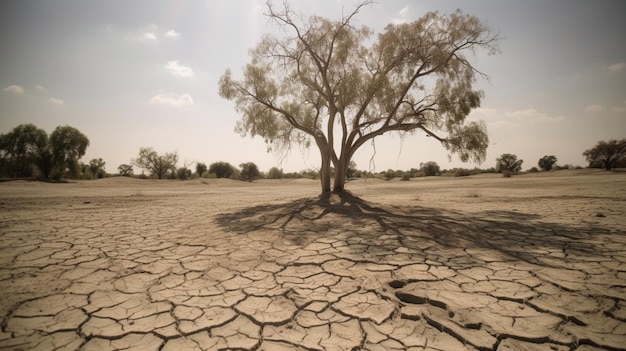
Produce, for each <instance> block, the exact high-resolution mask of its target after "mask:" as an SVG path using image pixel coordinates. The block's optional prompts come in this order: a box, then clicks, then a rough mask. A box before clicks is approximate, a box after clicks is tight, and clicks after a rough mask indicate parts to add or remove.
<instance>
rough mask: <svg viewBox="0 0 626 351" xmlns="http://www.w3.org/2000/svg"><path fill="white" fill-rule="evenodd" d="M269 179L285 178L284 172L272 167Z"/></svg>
mask: <svg viewBox="0 0 626 351" xmlns="http://www.w3.org/2000/svg"><path fill="white" fill-rule="evenodd" d="M267 177H268V178H269V179H280V178H282V177H283V170H282V169H279V168H278V167H272V168H270V171H269V172H268V175H267Z"/></svg>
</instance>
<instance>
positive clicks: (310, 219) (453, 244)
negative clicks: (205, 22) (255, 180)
mask: <svg viewBox="0 0 626 351" xmlns="http://www.w3.org/2000/svg"><path fill="white" fill-rule="evenodd" d="M216 221H217V224H218V225H219V226H221V227H222V228H224V229H225V230H228V231H232V232H235V233H247V234H254V232H255V231H261V230H278V231H281V232H283V234H284V235H285V237H286V238H288V239H289V240H290V241H291V242H292V243H293V244H295V245H300V246H303V247H304V246H306V245H308V244H309V243H312V242H314V241H316V240H318V239H320V238H333V237H336V236H337V235H339V234H340V233H346V232H348V233H350V234H351V237H352V238H355V237H356V238H358V239H359V240H358V243H359V245H355V250H363V248H364V247H367V248H368V250H369V251H370V252H371V251H372V250H371V248H372V247H377V248H379V249H378V250H377V252H378V254H379V256H381V257H382V256H384V255H393V254H394V253H395V252H396V249H397V248H398V246H400V247H404V248H406V249H409V250H413V251H418V250H423V249H424V247H428V246H429V245H430V244H432V245H436V246H437V247H439V248H444V249H445V248H456V249H470V248H474V249H476V248H477V249H488V250H490V251H492V252H493V251H496V252H498V253H500V254H501V255H503V256H505V257H508V258H510V259H516V260H522V261H525V262H529V263H533V264H541V265H548V266H549V265H551V264H552V263H551V262H552V261H550V260H546V258H545V257H546V255H550V254H551V253H554V254H555V256H554V257H558V256H559V255H562V254H563V253H564V252H566V253H567V254H569V255H572V254H573V255H575V256H576V257H579V258H582V259H589V258H592V257H597V256H598V255H602V250H604V249H603V248H602V247H600V246H599V245H597V244H596V241H594V240H592V239H594V237H595V236H597V235H601V234H607V233H609V232H610V231H609V230H607V229H605V228H599V227H591V226H588V225H587V226H584V227H574V226H567V225H563V224H559V223H553V222H547V221H544V220H543V218H542V217H541V216H539V215H533V214H526V213H521V212H517V211H504V210H502V211H485V212H482V213H480V214H478V215H477V214H467V213H463V212H458V211H451V210H441V209H435V208H428V207H419V206H410V207H398V206H389V205H380V204H373V203H369V202H367V201H365V200H363V199H361V198H359V197H357V196H355V195H353V194H350V193H348V192H345V193H342V194H332V195H331V196H330V197H320V198H304V199H298V200H295V201H291V202H287V203H284V204H278V205H258V206H253V207H249V208H245V209H242V210H239V211H236V212H233V213H226V214H220V215H217V216H216ZM624 234H625V233H618V235H624ZM390 236H392V237H394V238H395V240H396V243H398V244H399V245H395V246H393V245H392V246H385V242H386V239H388V238H389V237H390ZM553 263H554V264H556V265H557V266H559V267H563V265H562V264H560V263H558V262H553ZM563 264H565V263H563Z"/></svg>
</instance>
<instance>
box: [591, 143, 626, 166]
mask: <svg viewBox="0 0 626 351" xmlns="http://www.w3.org/2000/svg"><path fill="white" fill-rule="evenodd" d="M583 156H585V158H586V159H587V162H589V167H599V166H600V165H601V166H603V167H604V169H606V170H607V171H608V170H610V169H611V168H613V167H614V166H615V165H621V164H624V165H625V166H626V139H621V140H616V139H611V140H609V141H600V142H598V144H596V145H595V146H594V147H593V148H591V149H589V150H585V152H583Z"/></svg>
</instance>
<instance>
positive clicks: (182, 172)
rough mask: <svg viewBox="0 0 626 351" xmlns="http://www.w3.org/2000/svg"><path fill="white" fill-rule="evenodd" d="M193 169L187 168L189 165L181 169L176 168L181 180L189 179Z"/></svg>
mask: <svg viewBox="0 0 626 351" xmlns="http://www.w3.org/2000/svg"><path fill="white" fill-rule="evenodd" d="M191 174H192V172H191V169H189V168H187V167H180V168H179V169H177V170H176V175H177V177H178V179H180V180H187V179H190V178H191Z"/></svg>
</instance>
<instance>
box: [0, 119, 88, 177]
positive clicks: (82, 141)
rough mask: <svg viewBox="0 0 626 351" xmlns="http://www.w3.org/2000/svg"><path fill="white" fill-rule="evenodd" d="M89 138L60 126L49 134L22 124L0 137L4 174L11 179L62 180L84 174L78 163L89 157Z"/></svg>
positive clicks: (68, 127)
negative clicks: (81, 172)
mask: <svg viewBox="0 0 626 351" xmlns="http://www.w3.org/2000/svg"><path fill="white" fill-rule="evenodd" d="M87 146H89V139H88V138H87V137H86V136H85V135H84V134H83V133H81V132H80V131H79V130H78V129H76V128H74V127H70V126H59V127H57V128H55V129H54V131H52V133H51V134H50V135H49V136H48V134H47V133H46V132H45V131H44V130H43V129H40V128H37V127H36V126H35V125H34V124H21V125H19V126H17V127H15V128H13V130H12V131H10V132H9V133H7V134H2V135H0V155H1V157H2V159H3V164H4V166H5V170H4V172H6V173H8V175H9V176H11V177H30V176H32V175H33V171H34V170H37V171H38V172H39V176H41V177H43V178H49V177H50V176H54V177H56V178H61V177H63V176H65V174H66V172H67V173H69V174H70V175H74V176H76V175H77V174H78V173H80V166H79V164H78V160H79V159H80V158H81V157H82V156H83V155H85V152H86V150H87Z"/></svg>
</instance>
